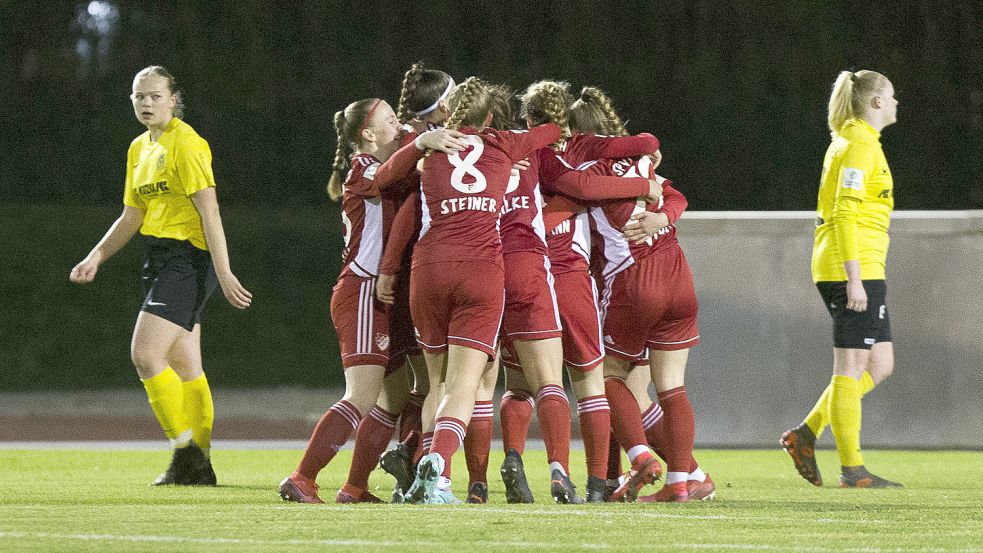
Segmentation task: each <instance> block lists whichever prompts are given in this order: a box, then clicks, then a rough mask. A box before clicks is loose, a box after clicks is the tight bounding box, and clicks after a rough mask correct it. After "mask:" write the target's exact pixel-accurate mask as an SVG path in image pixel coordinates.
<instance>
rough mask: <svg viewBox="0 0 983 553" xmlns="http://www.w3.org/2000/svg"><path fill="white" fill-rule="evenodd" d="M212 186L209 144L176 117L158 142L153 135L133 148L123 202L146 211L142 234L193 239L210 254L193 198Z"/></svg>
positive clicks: (146, 135) (138, 139)
mask: <svg viewBox="0 0 983 553" xmlns="http://www.w3.org/2000/svg"><path fill="white" fill-rule="evenodd" d="M209 186H215V176H214V175H213V174H212V152H211V149H209V147H208V142H205V139H203V138H202V137H200V136H198V133H196V132H195V130H194V129H193V128H191V125H188V124H187V123H185V122H184V121H181V120H180V119H178V118H177V117H174V118H172V119H171V121H170V123H168V124H167V127H165V128H164V132H163V134H161V135H160V137H159V138H158V139H157V141H156V142H151V141H150V131H149V130H148V131H147V132H145V133H143V134H141V135H140V136H138V137H136V139H134V140H133V142H132V143H131V144H130V149H129V151H128V152H127V154H126V188H125V190H124V192H123V203H124V204H126V205H128V206H133V207H137V208H140V209H143V210H146V213H145V215H144V217H143V225H141V227H140V233H141V234H146V235H148V236H156V237H158V238H173V239H175V240H189V241H190V242H191V243H192V244H194V245H195V246H196V247H198V248H201V249H203V250H207V249H208V248H207V246H206V245H205V231H204V229H203V228H202V225H201V216H200V215H198V210H197V209H195V206H194V204H192V203H191V196H192V195H193V194H194V193H196V192H198V191H200V190H203V189H205V188H208V187H209Z"/></svg>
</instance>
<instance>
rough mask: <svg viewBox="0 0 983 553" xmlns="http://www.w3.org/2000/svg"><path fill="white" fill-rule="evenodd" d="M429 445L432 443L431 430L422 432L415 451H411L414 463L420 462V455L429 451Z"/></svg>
mask: <svg viewBox="0 0 983 553" xmlns="http://www.w3.org/2000/svg"><path fill="white" fill-rule="evenodd" d="M431 445H433V432H424V433H423V435H422V436H421V437H420V443H418V444H417V445H416V451H414V452H413V464H414V465H415V464H417V463H419V462H420V457H423V456H424V455H426V454H427V453H430V446H431Z"/></svg>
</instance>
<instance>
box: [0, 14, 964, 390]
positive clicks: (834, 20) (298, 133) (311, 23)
mask: <svg viewBox="0 0 983 553" xmlns="http://www.w3.org/2000/svg"><path fill="white" fill-rule="evenodd" d="M981 29H983V3H979V2H959V1H935V2H932V1H927V0H925V1H913V2H845V1H832V2H817V1H807V0H796V1H789V2H766V1H744V2H733V3H725V2H709V1H699V0H685V1H684V0H669V1H661V2H642V1H628V2H619V3H602V2H586V1H567V2H507V3H503V2H486V3H480V2H479V3H461V2H451V1H442V0H435V1H429V2H398V3H397V2H391V3H390V2H356V3H345V2H319V1H306V2H279V3H272V2H259V1H249V0H245V1H236V2H214V3H194V2H159V3H157V2H125V3H124V2H117V1H111V2H101V3H100V2H93V3H88V2H50V3H34V2H18V1H9V0H0V121H2V130H0V152H2V153H0V179H2V180H0V213H2V215H3V217H2V220H0V232H2V236H3V240H4V242H5V243H6V244H5V246H4V250H5V254H7V259H6V260H5V261H4V263H3V269H2V271H3V273H2V278H0V301H2V302H3V304H4V305H3V306H2V307H3V308H2V309H0V322H2V323H3V327H2V329H3V330H2V332H3V337H2V341H0V348H2V349H0V387H5V388H35V387H74V386H92V387H100V386H110V385H119V384H125V383H127V382H130V381H132V380H133V378H134V377H133V375H132V368H130V367H129V361H128V352H127V351H126V344H127V343H128V337H129V332H130V330H131V328H132V321H133V319H134V317H135V314H136V309H137V308H138V307H137V306H138V305H139V299H140V297H139V296H140V291H139V280H138V277H137V275H138V271H139V263H140V254H141V252H140V250H139V248H138V247H136V246H130V247H129V248H127V249H126V250H124V251H123V252H122V253H121V254H120V255H119V257H118V258H117V259H114V260H112V261H110V262H109V263H108V264H106V265H105V266H104V267H103V269H102V270H101V272H100V277H99V279H97V281H96V283H95V284H93V285H91V286H88V287H85V288H82V287H76V286H72V285H70V284H69V283H68V281H67V275H68V271H69V270H70V269H71V267H72V265H74V264H75V263H76V262H77V261H78V260H80V259H81V258H82V257H83V256H84V255H85V253H86V252H87V251H88V250H89V248H91V247H92V245H94V244H95V242H96V241H97V240H98V239H99V237H100V236H101V235H102V234H103V233H104V232H105V230H106V229H107V228H108V227H109V225H110V224H111V223H112V221H113V220H114V219H115V217H116V216H117V215H118V212H119V210H120V205H121V204H120V199H121V193H122V183H123V176H124V171H125V168H124V167H123V160H124V159H125V155H126V148H127V146H128V144H129V142H130V141H131V140H132V139H133V138H134V137H135V136H136V135H138V134H139V133H140V132H142V131H143V130H144V129H143V128H141V126H140V125H139V123H138V122H137V121H136V119H135V118H134V116H133V113H132V108H131V105H130V102H129V98H128V95H129V93H130V86H131V83H132V78H133V75H134V74H135V73H136V72H137V71H139V70H140V69H142V68H143V67H145V66H147V65H150V64H162V65H164V66H166V67H167V68H168V69H169V70H170V71H171V72H172V73H173V74H174V75H175V76H176V77H177V78H178V80H179V81H180V82H181V83H182V85H183V88H184V92H185V97H186V102H187V105H188V108H187V114H186V116H185V119H186V120H187V121H188V122H189V123H190V124H191V125H192V126H194V127H195V128H196V129H197V130H198V132H199V133H200V134H201V135H202V136H203V137H205V139H207V140H208V141H209V143H210V145H211V147H212V151H213V155H214V168H215V173H216V177H217V180H218V182H219V194H220V199H221V203H222V205H223V214H224V217H225V222H226V230H227V234H228V235H229V242H230V247H231V250H232V259H233V266H234V267H235V269H236V272H237V274H239V276H240V278H241V280H243V282H244V284H245V285H246V286H247V287H248V288H250V289H251V290H252V291H253V292H254V293H255V294H256V296H257V301H256V305H255V306H254V307H253V308H252V309H250V310H249V311H247V312H245V313H235V312H233V310H232V309H230V308H229V307H228V306H227V305H225V304H224V300H223V299H222V298H221V296H219V297H217V298H216V299H214V300H212V302H211V303H210V305H209V308H208V310H207V311H206V319H207V320H208V321H209V323H211V324H209V323H206V330H205V333H204V336H205V338H204V340H205V344H204V347H205V352H206V365H207V366H208V367H209V373H210V375H212V378H213V379H215V378H216V376H215V375H218V379H219V380H220V381H224V382H226V383H228V384H230V385H243V386H264V385H271V384H291V383H296V384H303V385H323V384H325V383H337V382H339V381H340V370H339V369H338V361H337V345H336V344H335V343H334V336H333V333H332V331H331V330H330V328H328V326H329V325H327V324H326V323H327V298H328V295H329V293H330V285H331V284H332V283H333V280H334V277H335V276H336V274H337V271H338V266H339V252H340V249H341V233H340V224H339V223H338V215H337V207H336V206H335V205H333V204H330V203H329V202H328V200H327V198H326V196H325V193H324V185H325V183H326V181H327V177H328V174H329V168H330V165H331V160H332V158H333V155H334V150H335V136H334V131H333V127H332V123H331V120H332V115H333V113H334V112H335V111H336V110H339V109H342V108H343V107H344V106H345V105H347V104H348V103H349V102H351V101H353V100H356V99H359V98H363V97H371V96H376V97H383V98H386V99H388V100H390V102H391V103H394V104H395V101H396V100H397V98H398V94H399V87H400V83H401V80H402V74H403V72H405V71H406V69H407V68H408V67H409V66H410V64H411V63H413V62H415V61H419V60H425V61H428V62H429V64H430V65H431V66H432V67H435V68H439V69H443V70H446V71H447V72H449V73H451V74H452V75H453V76H454V77H455V78H456V79H457V80H458V81H459V82H460V81H462V80H463V79H464V78H466V77H467V76H470V75H479V76H482V77H485V78H487V79H490V80H492V81H496V82H506V83H508V84H510V85H512V86H513V87H515V88H516V89H522V88H524V87H525V86H527V85H528V84H529V83H531V82H533V81H535V80H537V79H541V78H557V79H564V80H569V81H571V82H572V83H573V84H574V87H575V89H577V90H579V87H580V86H582V85H585V84H591V85H597V86H600V87H601V88H603V89H605V90H606V91H608V92H609V93H610V95H611V96H612V97H613V99H614V100H615V103H616V106H617V107H618V109H619V111H620V113H621V115H622V117H623V118H625V119H627V120H628V127H629V129H630V130H631V131H634V132H640V131H650V132H653V133H655V134H656V135H658V136H659V137H660V139H661V140H662V143H663V147H662V151H663V154H664V156H665V159H664V161H663V165H662V167H661V168H660V173H662V174H664V175H665V176H667V177H670V178H672V179H673V180H674V181H675V182H676V184H678V186H679V188H680V189H681V190H682V191H683V192H684V193H685V194H686V195H687V197H688V198H689V200H690V209H693V210H811V209H814V208H815V195H816V189H817V185H818V179H819V172H820V169H821V162H822V154H823V151H824V150H825V148H826V146H827V144H828V141H829V133H828V130H827V128H826V103H827V101H828V96H829V91H830V87H831V85H832V83H833V80H834V79H835V78H836V75H837V72H838V71H839V70H842V69H853V70H856V69H875V70H878V71H880V72H882V73H884V74H885V75H887V76H888V77H889V78H890V79H891V80H892V81H893V83H894V85H895V88H896V90H897V96H898V98H899V100H900V102H901V103H900V107H899V110H898V119H899V120H898V123H897V124H896V125H894V126H892V127H889V128H888V129H886V130H885V132H884V136H883V143H884V148H885V152H886V154H887V157H888V160H889V162H890V164H891V167H892V172H893V174H894V178H895V187H896V188H895V190H896V198H897V199H896V207H897V208H898V209H979V208H981V207H983V187H981V184H983V30H981ZM209 359H210V360H211V361H208V360H209ZM97 368H98V369H99V370H94V369H97ZM78 371H85V374H86V375H88V376H87V377H86V378H85V379H83V380H84V381H83V382H79V380H80V379H78V378H76V377H73V376H72V374H73V373H75V372H78Z"/></svg>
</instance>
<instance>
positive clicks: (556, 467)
mask: <svg viewBox="0 0 983 553" xmlns="http://www.w3.org/2000/svg"><path fill="white" fill-rule="evenodd" d="M554 470H558V471H560V472H561V473H563V476H568V475H567V471H565V470H563V465H561V464H560V462H559V461H553V462H552V463H550V476H552V475H553V471H554Z"/></svg>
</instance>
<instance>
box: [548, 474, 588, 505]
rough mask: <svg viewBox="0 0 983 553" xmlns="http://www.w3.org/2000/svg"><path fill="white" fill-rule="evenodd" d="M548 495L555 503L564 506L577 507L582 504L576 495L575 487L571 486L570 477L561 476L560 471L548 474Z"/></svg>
mask: <svg viewBox="0 0 983 553" xmlns="http://www.w3.org/2000/svg"><path fill="white" fill-rule="evenodd" d="M550 480H551V482H550V493H552V494H553V499H554V500H556V502H557V503H562V504H564V505H579V504H581V503H583V502H584V500H582V499H580V496H578V495H577V487H576V486H574V485H573V482H572V481H571V480H570V477H569V476H567V475H566V474H563V471H561V470H560V469H553V472H551V473H550Z"/></svg>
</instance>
